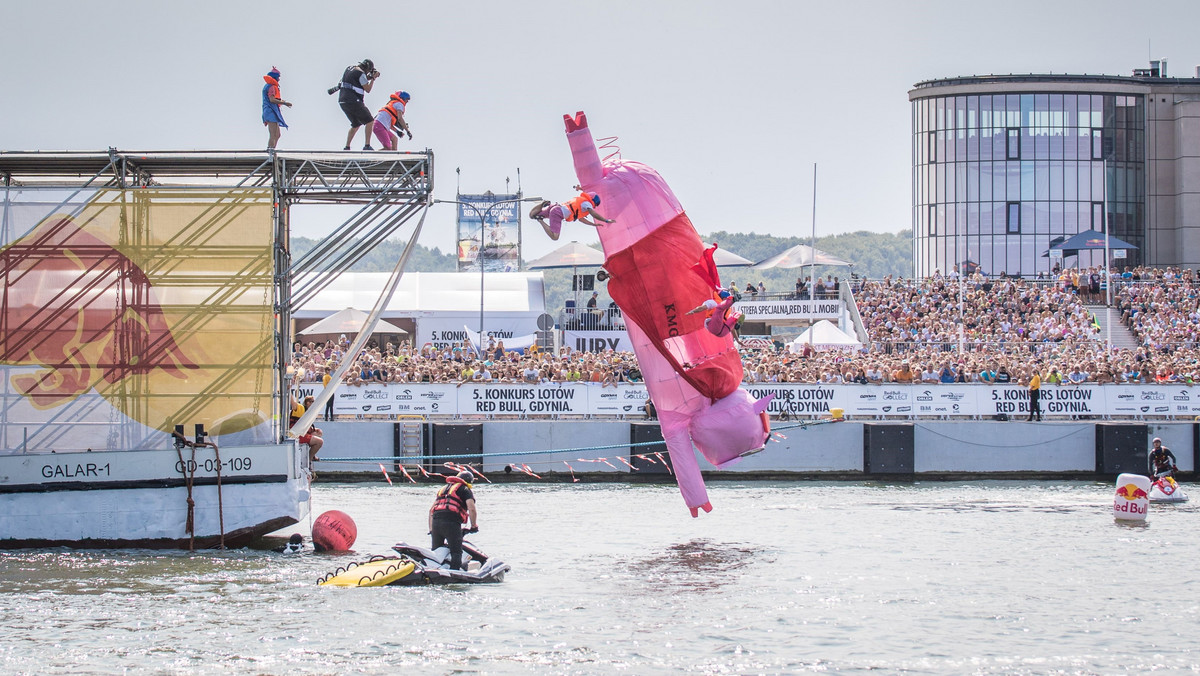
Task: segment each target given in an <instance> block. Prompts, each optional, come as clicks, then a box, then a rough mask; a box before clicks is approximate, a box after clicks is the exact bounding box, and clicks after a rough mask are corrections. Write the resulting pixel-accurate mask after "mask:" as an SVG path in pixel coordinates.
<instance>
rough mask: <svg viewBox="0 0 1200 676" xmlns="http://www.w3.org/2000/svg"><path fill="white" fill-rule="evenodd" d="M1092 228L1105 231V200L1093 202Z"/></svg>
mask: <svg viewBox="0 0 1200 676" xmlns="http://www.w3.org/2000/svg"><path fill="white" fill-rule="evenodd" d="M1092 230H1095V231H1096V232H1104V202H1092Z"/></svg>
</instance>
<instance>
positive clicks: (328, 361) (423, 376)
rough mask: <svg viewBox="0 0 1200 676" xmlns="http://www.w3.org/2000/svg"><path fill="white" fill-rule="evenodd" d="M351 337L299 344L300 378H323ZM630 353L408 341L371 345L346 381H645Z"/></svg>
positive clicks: (296, 357)
mask: <svg viewBox="0 0 1200 676" xmlns="http://www.w3.org/2000/svg"><path fill="white" fill-rule="evenodd" d="M348 347H349V341H348V340H346V338H345V337H344V336H343V337H342V338H340V339H339V340H336V341H333V340H331V341H327V342H325V343H322V344H318V343H315V342H310V343H296V344H295V345H294V346H293V350H292V352H293V360H292V371H293V373H294V374H295V375H294V377H295V380H296V381H297V382H322V381H323V379H324V376H325V375H326V374H327V373H329V374H331V373H332V372H333V371H334V370H335V369H336V368H337V365H338V363H339V362H340V361H341V358H342V356H343V355H344V354H345V350H346V349H347V348H348ZM641 379H642V374H641V371H640V370H638V368H637V360H636V358H635V357H634V356H633V353H631V352H614V351H611V350H610V351H608V352H604V353H591V352H572V351H569V350H567V349H563V350H562V351H561V352H560V353H558V354H554V353H551V352H548V351H542V350H539V349H537V348H536V347H535V348H533V349H531V350H526V351H524V353H522V352H518V351H515V350H506V349H505V347H504V341H503V340H501V341H496V342H494V343H491V344H489V345H488V347H487V349H486V350H485V351H484V354H482V355H476V354H475V350H474V349H473V348H472V347H470V346H469V344H468V343H456V344H454V345H452V346H449V347H444V348H441V349H435V348H433V347H431V346H425V347H422V348H420V349H416V350H414V349H413V348H412V346H411V345H409V344H408V343H403V344H401V345H399V346H396V345H393V344H392V343H387V344H386V345H385V346H384V347H383V348H382V349H380V348H379V347H378V346H374V345H371V346H368V347H367V348H365V349H364V350H363V351H362V353H361V354H360V355H359V357H358V359H356V360H355V361H354V363H353V364H352V365H351V367H350V368H349V369H348V370H347V372H346V374H345V376H344V377H343V382H344V383H345V384H347V385H353V386H362V385H370V384H373V383H456V384H459V385H462V384H464V383H468V382H475V383H529V384H539V383H568V382H590V383H598V384H599V385H600V386H601V387H609V386H616V385H617V384H619V383H636V382H641Z"/></svg>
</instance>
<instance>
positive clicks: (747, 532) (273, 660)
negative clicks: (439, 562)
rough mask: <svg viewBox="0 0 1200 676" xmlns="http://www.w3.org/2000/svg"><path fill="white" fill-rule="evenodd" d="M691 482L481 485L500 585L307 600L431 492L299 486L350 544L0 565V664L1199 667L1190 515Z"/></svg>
mask: <svg viewBox="0 0 1200 676" xmlns="http://www.w3.org/2000/svg"><path fill="white" fill-rule="evenodd" d="M710 488H711V494H712V499H713V503H714V505H715V506H716V510H715V511H714V512H713V513H711V514H708V515H704V516H701V518H699V519H691V518H690V517H689V516H688V513H687V511H686V510H685V509H684V507H683V504H682V502H681V500H680V498H679V496H678V493H677V492H676V490H675V488H674V487H673V486H614V485H582V484H579V485H554V484H536V485H529V484H526V485H507V486H487V485H484V486H481V487H479V488H478V490H477V493H478V497H479V502H480V507H481V513H480V525H481V527H482V532H481V533H480V534H478V535H476V536H474V538H473V540H474V542H475V543H476V544H477V545H479V546H481V547H482V548H483V549H484V550H485V551H487V552H488V553H489V554H491V555H493V556H495V557H497V558H500V559H502V560H505V561H507V562H509V563H510V564H511V565H512V566H513V570H512V572H511V573H510V574H509V577H508V579H507V580H506V581H505V582H504V583H503V584H499V585H478V586H458V587H449V588H395V587H387V588H379V589H327V588H318V587H316V586H315V584H314V582H315V580H316V578H317V577H319V576H320V575H322V574H324V573H325V572H327V571H329V570H332V569H333V568H335V567H337V566H338V565H340V564H344V563H346V562H348V561H351V560H354V559H355V558H363V557H364V556H365V555H368V554H376V553H378V554H383V553H388V548H389V546H390V545H391V544H393V543H394V542H396V541H397V540H405V539H407V540H412V541H422V542H423V541H424V540H425V510H426V509H427V508H428V505H429V503H430V502H431V501H432V495H433V493H432V490H433V488H432V487H430V486H420V487H417V486H412V485H399V484H397V485H396V486H386V485H383V486H374V485H330V484H319V485H318V486H317V487H316V489H315V491H314V502H313V504H314V511H315V512H316V513H320V512H322V511H324V510H327V509H340V510H342V511H345V512H347V513H348V514H350V515H351V516H352V517H353V518H354V519H355V520H356V521H357V523H358V529H359V537H358V543H357V544H356V545H355V549H356V551H357V556H351V555H314V554H308V555H302V556H294V557H284V556H281V555H277V554H272V553H264V552H257V551H250V550H241V551H232V552H223V553H214V552H206V553H198V554H187V553H161V552H147V551H133V552H125V551H122V552H113V551H103V552H75V551H66V550H26V551H19V552H8V553H0V625H2V626H3V627H4V629H3V632H4V639H3V641H0V671H3V672H4V673H14V672H30V673H34V672H36V673H80V672H87V673H121V672H155V673H162V672H167V673H172V672H188V673H192V672H196V673H227V672H230V671H232V672H239V673H245V672H249V673H279V674H282V673H297V672H299V673H339V672H347V671H357V672H363V673H396V672H399V671H400V670H402V669H406V668H422V669H426V670H428V672H429V673H450V672H467V673H474V672H480V673H530V672H551V673H613V672H625V673H630V674H644V673H652V672H663V671H690V672H701V673H783V672H804V671H826V672H862V671H868V670H871V671H882V672H883V673H894V672H907V673H919V674H963V673H982V674H993V673H996V674H998V673H1005V674H1008V673H1018V674H1021V673H1029V674H1041V673H1069V674H1075V673H1080V674H1089V673H1097V674H1109V673H1115V672H1137V671H1147V670H1151V669H1158V670H1164V671H1184V672H1194V671H1200V649H1198V648H1197V647H1196V646H1197V645H1198V644H1200V642H1198V641H1197V638H1196V635H1197V630H1200V573H1198V572H1197V571H1198V570H1200V566H1197V561H1198V560H1200V535H1198V532H1200V529H1198V528H1197V526H1198V524H1200V509H1198V508H1197V507H1196V506H1194V505H1192V504H1188V505H1183V506H1171V507H1157V506H1156V507H1152V508H1151V515H1150V521H1149V524H1148V525H1147V526H1144V527H1130V526H1121V525H1117V524H1115V523H1114V522H1113V520H1112V517H1111V508H1110V505H1111V500H1112V498H1111V496H1112V487H1111V485H1108V484H1094V483H1082V482H1081V483H1071V484H1066V485H1065V486H1064V485H1059V484H1055V483H1049V482H981V483H949V484H948V483H918V484H911V485H876V484H845V483H836V484H833V483H807V482H806V483H745V484H742V483H716V484H714V485H711V486H710ZM1192 492H1193V493H1194V494H1195V493H1200V490H1195V489H1193V491H1192ZM307 526H308V524H303V525H302V526H298V527H296V528H295V529H294V530H302V531H304V532H305V533H306V534H307ZM291 530H293V529H289V530H288V531H285V533H284V534H286V532H290V531H291Z"/></svg>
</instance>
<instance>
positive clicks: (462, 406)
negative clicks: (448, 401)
mask: <svg viewBox="0 0 1200 676" xmlns="http://www.w3.org/2000/svg"><path fill="white" fill-rule="evenodd" d="M588 388H589V386H588V385H584V384H582V383H563V384H557V383H553V384H545V385H521V384H511V385H463V386H462V387H460V388H459V389H458V414H459V415H509V416H522V415H587V413H588Z"/></svg>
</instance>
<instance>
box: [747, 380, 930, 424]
mask: <svg viewBox="0 0 1200 676" xmlns="http://www.w3.org/2000/svg"><path fill="white" fill-rule="evenodd" d="M745 387H746V389H747V390H748V391H749V392H750V396H752V397H754V398H755V399H762V398H763V397H766V396H770V395H775V398H774V399H772V400H771V403H770V404H769V405H768V406H767V412H768V413H770V414H771V415H778V414H780V413H783V412H785V411H786V412H787V413H788V414H790V415H811V416H826V415H829V409H831V408H841V409H846V407H847V405H848V403H849V402H850V401H851V397H850V391H849V389H848V388H846V387H845V386H837V387H835V386H833V385H818V384H813V385H801V384H791V383H786V384H785V383H755V384H752V385H746V386H745ZM905 396H907V392H906V393H905Z"/></svg>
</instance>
